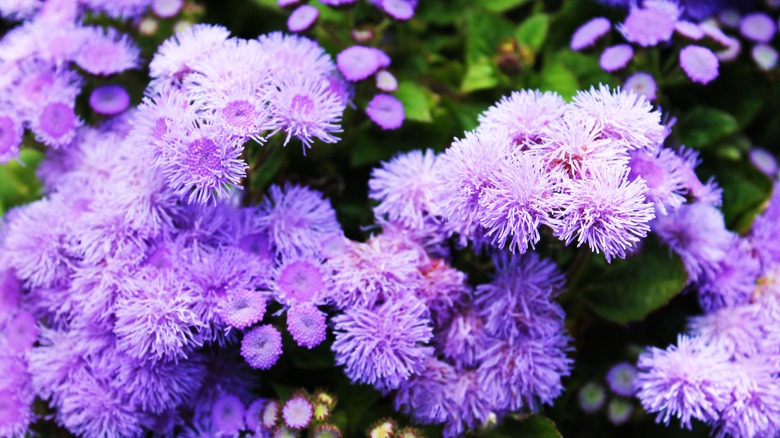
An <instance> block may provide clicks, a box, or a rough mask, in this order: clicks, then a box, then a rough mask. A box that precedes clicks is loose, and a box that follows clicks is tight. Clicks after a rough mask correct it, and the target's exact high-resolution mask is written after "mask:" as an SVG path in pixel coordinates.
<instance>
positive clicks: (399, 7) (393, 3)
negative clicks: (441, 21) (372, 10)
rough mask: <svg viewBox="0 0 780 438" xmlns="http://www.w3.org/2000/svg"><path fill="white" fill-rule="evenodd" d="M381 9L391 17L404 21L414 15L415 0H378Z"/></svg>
mask: <svg viewBox="0 0 780 438" xmlns="http://www.w3.org/2000/svg"><path fill="white" fill-rule="evenodd" d="M378 3H379V5H380V7H381V8H382V10H383V11H385V13H386V14H387V15H389V16H390V17H391V18H394V19H396V20H400V21H406V20H409V19H411V18H412V17H414V9H415V8H416V7H417V0H378Z"/></svg>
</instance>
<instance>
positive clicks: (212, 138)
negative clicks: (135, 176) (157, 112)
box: [158, 125, 248, 204]
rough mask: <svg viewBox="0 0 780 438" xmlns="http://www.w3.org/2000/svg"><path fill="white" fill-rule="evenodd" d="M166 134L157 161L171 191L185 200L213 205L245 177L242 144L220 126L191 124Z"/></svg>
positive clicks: (245, 167)
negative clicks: (164, 142)
mask: <svg viewBox="0 0 780 438" xmlns="http://www.w3.org/2000/svg"><path fill="white" fill-rule="evenodd" d="M169 135H170V137H167V138H166V139H169V140H168V143H167V144H166V146H165V148H164V149H163V153H162V155H161V156H160V159H159V160H158V164H159V166H160V168H161V170H162V172H163V173H164V174H165V175H166V178H167V179H168V183H169V184H170V186H171V188H172V189H173V190H174V193H176V195H178V196H181V197H183V198H185V199H186V200H187V202H189V203H193V202H197V203H200V204H210V203H211V204H213V203H215V202H216V200H217V199H219V198H225V197H227V196H228V194H229V190H230V189H231V188H233V187H235V186H238V184H239V182H240V181H241V178H243V177H244V176H245V174H246V169H247V167H248V166H247V165H246V163H245V162H244V161H243V160H242V159H241V152H242V150H243V146H242V144H241V142H240V141H238V140H237V139H235V138H233V137H232V136H230V134H229V133H228V132H226V131H225V130H224V129H223V128H220V127H217V126H214V125H203V126H192V127H187V128H184V129H180V130H178V132H177V131H174V132H172V133H170V134H169Z"/></svg>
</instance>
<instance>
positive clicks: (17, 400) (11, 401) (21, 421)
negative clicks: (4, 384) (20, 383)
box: [0, 389, 33, 437]
mask: <svg viewBox="0 0 780 438" xmlns="http://www.w3.org/2000/svg"><path fill="white" fill-rule="evenodd" d="M32 421H33V412H32V408H31V401H30V400H27V399H26V398H24V397H21V394H19V393H18V392H16V391H14V390H12V389H0V435H3V436H9V437H10V436H24V435H25V434H26V433H27V430H28V428H29V427H30V423H32Z"/></svg>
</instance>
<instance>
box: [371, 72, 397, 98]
mask: <svg viewBox="0 0 780 438" xmlns="http://www.w3.org/2000/svg"><path fill="white" fill-rule="evenodd" d="M376 88H377V89H378V90H379V91H383V92H385V93H394V92H395V91H396V90H398V80H397V79H396V78H395V76H393V74H392V73H390V72H389V71H387V70H380V71H379V72H377V74H376Z"/></svg>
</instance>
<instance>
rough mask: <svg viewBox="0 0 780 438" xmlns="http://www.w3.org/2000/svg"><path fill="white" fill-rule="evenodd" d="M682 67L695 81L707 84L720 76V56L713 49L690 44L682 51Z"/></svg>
mask: <svg viewBox="0 0 780 438" xmlns="http://www.w3.org/2000/svg"><path fill="white" fill-rule="evenodd" d="M680 67H681V68H682V69H683V71H684V72H685V74H686V75H687V76H688V78H690V79H691V80H692V81H694V82H698V83H700V84H707V83H709V82H711V81H712V80H714V79H715V78H717V77H718V74H719V73H718V67H719V63H718V57H717V56H715V54H714V53H712V50H710V49H708V48H706V47H701V46H688V47H686V48H684V49H682V50H681V51H680Z"/></svg>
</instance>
